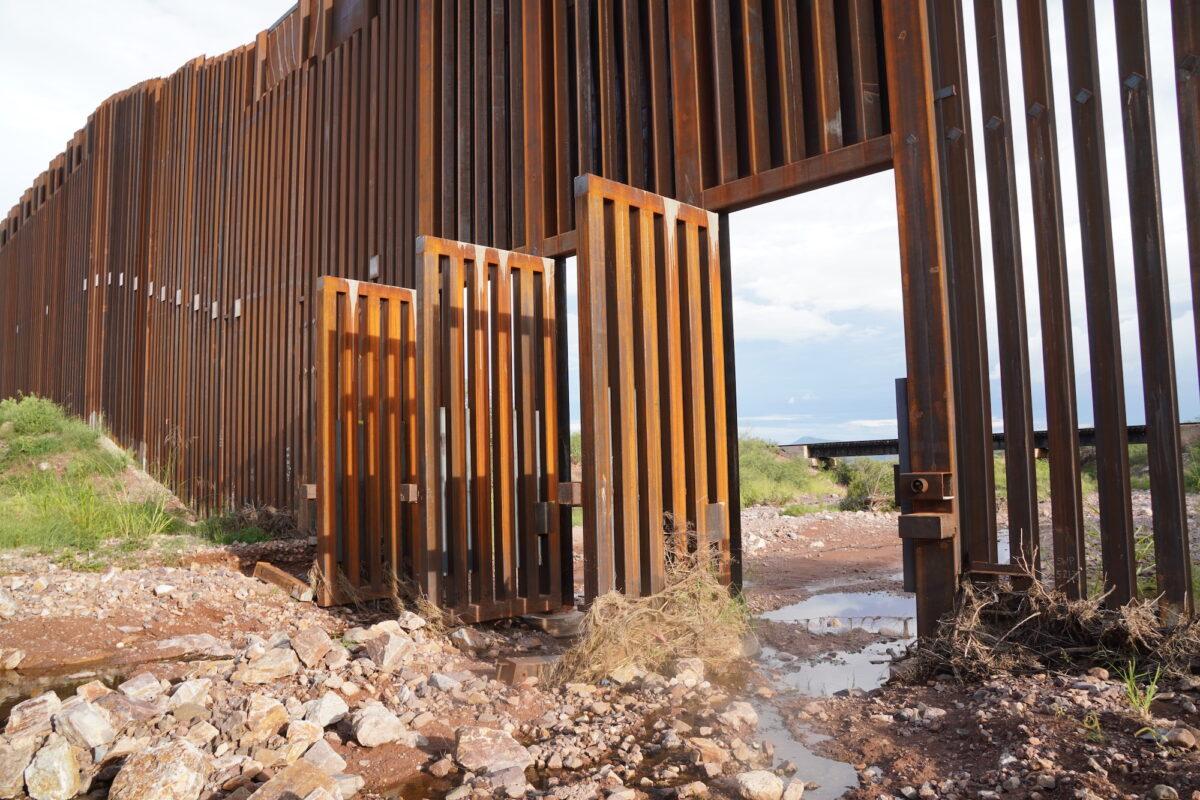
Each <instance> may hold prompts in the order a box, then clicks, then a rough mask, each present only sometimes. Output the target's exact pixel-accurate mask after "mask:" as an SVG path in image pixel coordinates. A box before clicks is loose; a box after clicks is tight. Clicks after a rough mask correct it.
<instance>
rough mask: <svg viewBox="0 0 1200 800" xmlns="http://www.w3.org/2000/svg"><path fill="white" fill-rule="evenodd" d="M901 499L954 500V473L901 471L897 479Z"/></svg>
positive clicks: (897, 492) (898, 495)
mask: <svg viewBox="0 0 1200 800" xmlns="http://www.w3.org/2000/svg"><path fill="white" fill-rule="evenodd" d="M896 495H897V497H898V498H899V499H900V500H901V501H904V500H909V501H911V500H952V499H954V474H953V473H950V472H901V473H900V475H899V479H898V480H897V481H896Z"/></svg>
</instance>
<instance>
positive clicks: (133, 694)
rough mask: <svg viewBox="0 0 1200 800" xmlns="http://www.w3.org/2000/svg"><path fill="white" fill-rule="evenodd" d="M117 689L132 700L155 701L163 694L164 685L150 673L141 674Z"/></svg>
mask: <svg viewBox="0 0 1200 800" xmlns="http://www.w3.org/2000/svg"><path fill="white" fill-rule="evenodd" d="M117 688H118V689H120V690H121V693H122V694H124V695H125V696H126V697H128V698H130V699H131V700H153V699H154V698H156V697H158V696H159V695H160V694H162V693H163V687H162V683H161V682H160V681H159V680H158V678H156V677H154V675H152V674H151V673H149V672H139V673H138V674H137V675H134V676H133V677H132V678H130V679H129V680H127V681H125V682H124V683H122V684H121V685H120V686H118V687H117Z"/></svg>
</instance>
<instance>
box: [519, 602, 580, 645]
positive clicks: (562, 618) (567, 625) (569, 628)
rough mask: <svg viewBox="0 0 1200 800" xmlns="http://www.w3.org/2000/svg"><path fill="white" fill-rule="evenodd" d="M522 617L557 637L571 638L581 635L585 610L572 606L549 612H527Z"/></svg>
mask: <svg viewBox="0 0 1200 800" xmlns="http://www.w3.org/2000/svg"><path fill="white" fill-rule="evenodd" d="M521 619H523V620H525V621H526V622H528V623H529V624H530V625H533V626H534V627H536V628H539V629H541V630H543V631H545V632H546V633H548V634H550V635H551V636H553V637H554V638H555V639H570V638H573V637H575V636H578V635H579V626H580V624H581V623H582V622H583V612H582V611H580V610H579V609H577V608H571V609H567V610H565V611H555V612H553V613H548V614H526V615H525V616H523V617H521Z"/></svg>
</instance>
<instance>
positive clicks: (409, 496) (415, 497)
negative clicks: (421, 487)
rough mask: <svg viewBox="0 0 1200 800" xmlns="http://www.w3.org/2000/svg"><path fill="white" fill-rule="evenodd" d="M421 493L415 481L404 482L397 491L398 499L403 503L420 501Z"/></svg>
mask: <svg viewBox="0 0 1200 800" xmlns="http://www.w3.org/2000/svg"><path fill="white" fill-rule="evenodd" d="M420 496H421V493H420V491H418V489H417V485H416V484H415V483H402V484H400V486H399V487H398V489H397V491H396V499H397V500H399V501H400V502H401V503H418V502H420Z"/></svg>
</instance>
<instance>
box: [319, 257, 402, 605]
mask: <svg viewBox="0 0 1200 800" xmlns="http://www.w3.org/2000/svg"><path fill="white" fill-rule="evenodd" d="M415 300H416V298H415V294H414V292H413V291H412V290H411V289H400V288H397V287H392V286H378V285H376V284H372V283H364V282H361V281H354V280H346V279H344V278H331V277H323V278H321V279H320V280H319V281H318V283H317V296H316V302H317V330H316V378H317V411H316V439H317V441H316V448H317V464H318V467H319V470H318V473H317V476H316V487H317V566H318V567H319V568H320V572H321V578H322V579H321V581H320V582H319V584H318V585H319V588H320V590H321V594H320V597H319V600H320V601H321V602H322V603H323V604H330V603H333V602H345V601H347V600H361V599H371V598H378V597H388V596H390V595H391V593H392V592H393V591H394V590H396V589H398V588H403V587H398V586H397V584H396V581H397V579H400V580H401V581H407V580H409V579H410V576H411V575H412V574H413V571H414V569H415V565H417V564H418V563H420V560H421V558H422V556H423V551H422V550H421V549H420V547H419V546H418V545H419V542H420V541H421V539H420V535H419V525H420V521H421V519H420V515H419V512H418V507H417V505H416V504H415V503H414V502H412V494H413V493H412V492H410V491H409V487H412V486H413V485H414V484H416V483H417V480H418V474H417V470H418V452H417V447H418V443H419V440H420V432H419V430H418V427H417V421H418V417H417V387H418V381H417V320H416V316H417V310H416V307H415V306H416V302H415ZM417 494H418V496H419V492H418V493H417Z"/></svg>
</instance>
